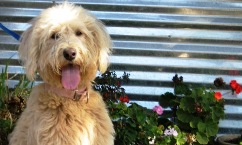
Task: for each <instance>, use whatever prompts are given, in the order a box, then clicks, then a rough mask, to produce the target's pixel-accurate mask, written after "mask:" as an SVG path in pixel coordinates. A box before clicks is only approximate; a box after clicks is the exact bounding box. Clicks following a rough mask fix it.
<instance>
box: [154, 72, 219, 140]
mask: <svg viewBox="0 0 242 145" xmlns="http://www.w3.org/2000/svg"><path fill="white" fill-rule="evenodd" d="M180 78H181V77H180ZM174 80H175V81H174ZM173 82H174V94H173V93H165V94H163V95H161V97H160V99H159V103H160V105H161V106H165V107H170V108H171V110H172V111H173V117H172V118H173V120H172V123H173V124H177V125H178V127H179V128H180V129H181V130H182V132H185V133H187V134H190V133H191V134H192V135H194V136H195V139H194V140H188V143H193V142H195V141H197V144H208V143H209V142H210V141H212V140H213V139H214V137H215V136H216V134H217V133H218V123H219V120H220V119H222V118H224V100H223V99H220V100H217V99H215V96H214V95H215V92H214V91H212V90H206V88H204V87H200V88H193V89H192V88H189V87H188V85H187V84H184V83H183V78H182V79H179V78H178V76H177V75H175V76H174V77H173ZM164 99H166V100H164ZM171 102H176V109H174V104H172V103H171ZM189 141H191V142H189Z"/></svg>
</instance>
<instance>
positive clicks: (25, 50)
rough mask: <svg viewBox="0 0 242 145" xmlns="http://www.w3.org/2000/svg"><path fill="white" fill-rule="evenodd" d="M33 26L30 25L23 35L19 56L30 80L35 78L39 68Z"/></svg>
mask: <svg viewBox="0 0 242 145" xmlns="http://www.w3.org/2000/svg"><path fill="white" fill-rule="evenodd" d="M33 35H34V34H33V26H31V27H29V28H28V29H27V30H26V31H25V32H24V33H23V34H22V36H21V42H20V45H19V49H18V51H19V57H20V59H21V60H22V63H23V66H24V67H25V71H26V75H27V78H28V79H29V80H31V81H32V80H34V78H35V72H36V70H37V50H36V49H37V47H38V46H35V40H34V36H33Z"/></svg>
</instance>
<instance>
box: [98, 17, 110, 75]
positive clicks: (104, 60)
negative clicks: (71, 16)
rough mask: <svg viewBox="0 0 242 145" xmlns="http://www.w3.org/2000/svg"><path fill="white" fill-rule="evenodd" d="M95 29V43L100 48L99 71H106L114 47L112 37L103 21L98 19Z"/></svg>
mask: <svg viewBox="0 0 242 145" xmlns="http://www.w3.org/2000/svg"><path fill="white" fill-rule="evenodd" d="M94 29H95V30H94V31H93V36H94V43H95V46H96V47H98V48H97V49H98V50H99V53H98V55H99V56H98V67H99V71H100V72H101V73H104V72H105V71H106V70H107V68H108V66H109V55H110V53H111V47H112V43H111V38H110V36H109V34H108V33H107V30H106V29H105V26H104V25H103V24H102V22H101V21H99V20H96V22H95V28H94Z"/></svg>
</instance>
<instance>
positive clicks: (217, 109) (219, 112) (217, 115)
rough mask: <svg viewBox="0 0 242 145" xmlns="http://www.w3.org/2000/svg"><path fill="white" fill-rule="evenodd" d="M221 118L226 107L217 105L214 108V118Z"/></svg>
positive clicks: (215, 119)
mask: <svg viewBox="0 0 242 145" xmlns="http://www.w3.org/2000/svg"><path fill="white" fill-rule="evenodd" d="M221 118H224V108H223V107H219V106H215V107H213V108H212V119H213V121H214V122H219V120H220V119H221Z"/></svg>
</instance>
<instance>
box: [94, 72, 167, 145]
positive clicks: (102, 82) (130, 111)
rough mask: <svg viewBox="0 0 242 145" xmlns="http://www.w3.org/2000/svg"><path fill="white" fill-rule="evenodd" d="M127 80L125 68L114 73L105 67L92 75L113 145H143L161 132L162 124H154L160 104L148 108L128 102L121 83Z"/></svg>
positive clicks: (156, 120) (127, 75) (156, 122)
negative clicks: (109, 124) (111, 127)
mask: <svg viewBox="0 0 242 145" xmlns="http://www.w3.org/2000/svg"><path fill="white" fill-rule="evenodd" d="M128 80H129V74H127V73H125V72H124V74H123V76H121V77H117V75H116V73H115V72H114V71H107V72H106V73H104V74H102V75H101V76H98V77H97V78H96V80H95V85H94V88H95V89H96V90H97V91H99V92H100V93H101V94H102V96H103V99H104V100H105V102H106V104H107V107H108V110H109V113H110V116H111V118H112V121H113V124H114V128H115V132H116V136H115V145H131V144H136V145H146V144H149V142H150V141H151V140H153V139H154V136H160V135H161V134H162V133H163V132H162V129H163V128H162V126H158V114H160V115H161V114H162V112H161V110H159V109H161V108H157V110H155V111H152V110H150V109H147V108H145V107H142V106H140V105H138V104H136V103H131V102H130V100H129V97H128V96H127V95H126V93H125V89H124V88H123V87H122V86H121V85H122V84H123V83H127V82H128ZM156 111H158V112H159V113H158V114H157V113H156Z"/></svg>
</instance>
